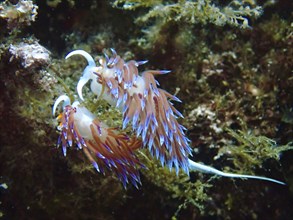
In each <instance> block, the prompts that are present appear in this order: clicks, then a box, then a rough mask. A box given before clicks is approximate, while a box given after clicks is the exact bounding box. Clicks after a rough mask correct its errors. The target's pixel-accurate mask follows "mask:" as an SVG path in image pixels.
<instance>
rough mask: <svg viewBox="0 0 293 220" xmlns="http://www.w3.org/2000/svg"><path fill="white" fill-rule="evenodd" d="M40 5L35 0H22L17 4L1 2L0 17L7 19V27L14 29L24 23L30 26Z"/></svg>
mask: <svg viewBox="0 0 293 220" xmlns="http://www.w3.org/2000/svg"><path fill="white" fill-rule="evenodd" d="M37 10H38V6H36V5H34V4H33V1H24V0H20V1H19V2H18V3H17V4H16V5H12V4H11V3H9V2H8V1H4V2H3V3H1V4H0V17H1V18H4V19H5V20H6V21H7V28H8V29H10V30H12V29H14V28H16V27H21V26H22V25H25V26H29V25H31V22H34V21H35V20H36V16H37V14H38V12H37Z"/></svg>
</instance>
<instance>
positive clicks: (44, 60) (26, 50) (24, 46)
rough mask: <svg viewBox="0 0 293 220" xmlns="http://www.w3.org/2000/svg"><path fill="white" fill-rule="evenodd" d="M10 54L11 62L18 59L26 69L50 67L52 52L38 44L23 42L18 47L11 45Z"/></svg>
mask: <svg viewBox="0 0 293 220" xmlns="http://www.w3.org/2000/svg"><path fill="white" fill-rule="evenodd" d="M9 52H10V54H11V55H12V56H11V57H10V62H11V61H12V60H14V59H18V60H20V62H21V65H22V66H23V67H24V68H29V69H35V68H38V67H41V66H44V65H48V64H49V63H50V61H51V58H50V51H49V50H47V49H46V48H45V47H43V46H41V45H40V44H39V43H38V42H35V43H33V44H28V43H23V42H21V43H20V44H18V45H12V44H11V45H10V47H9Z"/></svg>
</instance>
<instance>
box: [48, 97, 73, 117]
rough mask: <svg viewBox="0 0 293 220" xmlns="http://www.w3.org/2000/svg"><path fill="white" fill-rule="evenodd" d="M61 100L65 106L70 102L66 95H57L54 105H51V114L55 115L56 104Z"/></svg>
mask: <svg viewBox="0 0 293 220" xmlns="http://www.w3.org/2000/svg"><path fill="white" fill-rule="evenodd" d="M61 102H64V103H63V107H65V106H67V105H70V104H71V102H70V98H69V97H68V96H67V95H61V96H59V97H58V99H56V101H55V103H54V105H53V110H52V114H53V116H54V115H55V113H56V109H57V107H58V105H59V104H60V103H61Z"/></svg>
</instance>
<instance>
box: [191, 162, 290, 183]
mask: <svg viewBox="0 0 293 220" xmlns="http://www.w3.org/2000/svg"><path fill="white" fill-rule="evenodd" d="M188 163H189V169H190V171H192V170H193V171H199V172H203V173H209V174H214V175H218V176H223V177H228V178H241V179H245V178H249V179H258V180H265V181H270V182H274V183H278V184H281V185H286V184H285V183H284V182H281V181H278V180H275V179H272V178H267V177H262V176H252V175H242V174H234V173H225V172H223V171H220V170H217V169H215V168H213V167H210V166H207V165H204V164H200V163H196V162H194V161H193V160H190V159H188Z"/></svg>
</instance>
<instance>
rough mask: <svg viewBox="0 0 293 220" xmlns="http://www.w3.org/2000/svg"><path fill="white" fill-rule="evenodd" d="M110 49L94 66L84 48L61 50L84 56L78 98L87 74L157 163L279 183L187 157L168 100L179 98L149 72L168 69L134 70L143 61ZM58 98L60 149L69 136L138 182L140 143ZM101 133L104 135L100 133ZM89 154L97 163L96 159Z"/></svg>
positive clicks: (184, 139) (94, 89)
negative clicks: (129, 57) (113, 130)
mask: <svg viewBox="0 0 293 220" xmlns="http://www.w3.org/2000/svg"><path fill="white" fill-rule="evenodd" d="M111 51H112V53H113V56H112V57H110V58H109V57H108V56H107V54H105V58H102V59H100V61H99V64H100V65H99V66H96V64H95V61H94V59H93V58H92V57H91V55H90V54H88V53H87V52H85V51H83V50H76V51H73V52H71V53H69V54H68V55H67V56H66V59H67V58H69V57H71V56H73V55H82V56H83V57H85V58H86V59H87V62H88V65H87V66H86V68H85V69H84V71H83V75H82V77H81V78H80V80H79V82H78V84H77V93H78V95H79V97H80V99H81V100H83V95H82V88H83V86H84V85H85V84H86V83H87V82H88V81H89V80H91V91H92V92H93V93H94V94H96V95H98V96H99V97H100V98H102V99H105V100H106V101H107V102H108V103H109V104H111V105H112V106H115V107H117V108H119V109H121V111H122V114H123V128H122V129H124V128H125V127H126V126H127V124H128V123H129V122H131V124H132V128H133V131H134V132H136V135H137V137H141V139H142V146H143V147H146V148H148V149H149V151H150V153H151V155H152V156H153V157H156V158H157V159H159V160H160V161H161V164H162V166H165V165H167V166H168V167H169V169H170V170H171V169H172V168H175V170H176V173H178V172H179V169H182V170H183V171H184V172H185V173H187V174H189V171H200V172H204V173H210V174H214V175H218V176H223V177H229V178H251V179H259V180H265V181H271V182H275V183H278V184H284V183H283V182H280V181H278V180H275V179H271V178H267V177H260V176H253V175H241V174H234V173H225V172H222V171H220V170H217V169H215V168H213V167H210V166H207V165H204V164H200V163H196V162H194V161H192V160H191V159H189V158H188V156H189V155H191V148H190V146H189V142H190V141H189V139H188V138H187V137H186V136H185V133H184V131H185V130H186V129H185V128H184V127H183V126H182V125H180V124H179V123H178V122H177V118H178V117H182V115H181V113H180V112H179V111H177V110H176V109H175V108H174V107H173V105H172V102H171V101H179V102H180V100H179V99H178V98H177V97H175V96H173V95H171V94H170V93H168V92H166V91H165V90H162V89H160V88H158V85H159V83H158V82H157V81H156V80H155V78H154V75H156V74H166V73H168V72H169V71H166V70H158V71H156V70H149V71H144V72H142V73H139V71H138V68H137V67H138V66H139V65H142V64H144V63H145V62H146V61H133V60H131V61H128V62H125V61H124V60H123V59H122V58H121V57H120V56H118V55H117V54H116V51H115V50H114V49H111ZM61 101H65V103H64V112H63V114H62V115H61V119H62V123H61V125H62V126H61V127H62V129H61V130H62V132H61V140H60V141H59V142H61V143H62V148H63V151H64V152H66V151H65V150H64V149H66V146H67V145H69V146H71V145H72V139H73V140H74V142H76V144H77V145H78V146H79V147H80V148H82V149H83V150H84V152H85V153H86V155H87V156H88V158H89V159H90V161H91V162H92V163H93V165H94V166H95V167H96V169H97V170H99V167H98V165H99V166H100V165H106V166H107V167H108V168H110V169H112V170H113V171H114V172H115V173H116V174H117V176H118V178H119V179H120V180H121V181H122V182H123V184H124V185H125V184H126V182H127V177H129V179H130V180H131V181H132V182H133V184H134V185H135V186H136V183H139V182H140V181H139V174H138V171H137V168H139V167H140V166H143V165H142V164H141V163H140V162H139V161H138V159H137V157H136V156H135V154H134V151H135V150H136V149H137V148H139V147H140V144H139V143H138V142H137V141H129V139H127V140H126V139H125V138H123V137H125V136H123V135H122V136H121V135H117V134H116V133H113V132H112V130H111V129H110V128H107V127H105V126H104V125H102V123H101V122H99V121H98V120H97V119H94V116H93V115H92V114H91V113H90V112H89V111H88V110H86V109H85V108H84V107H81V106H80V105H79V104H73V105H72V106H70V102H69V99H68V98H64V96H61V97H59V98H58V99H57V101H56V102H55V105H54V107H53V112H55V110H56V106H57V105H58V104H59V103H60V102H61ZM101 135H102V136H104V138H101ZM108 136H109V137H108ZM106 137H108V138H106ZM94 155H95V156H96V158H97V162H98V163H96V162H95V159H94V157H93V156H94ZM125 179H126V180H125Z"/></svg>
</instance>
